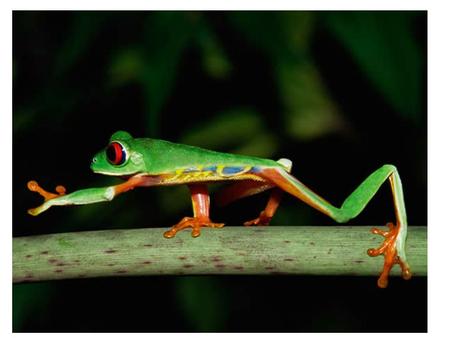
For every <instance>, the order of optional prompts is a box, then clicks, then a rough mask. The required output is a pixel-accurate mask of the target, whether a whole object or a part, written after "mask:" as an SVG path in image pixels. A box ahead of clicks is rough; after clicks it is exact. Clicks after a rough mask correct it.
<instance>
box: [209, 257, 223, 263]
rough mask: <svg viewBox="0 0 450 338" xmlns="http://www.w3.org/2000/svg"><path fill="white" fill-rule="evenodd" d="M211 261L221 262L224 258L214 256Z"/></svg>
mask: <svg viewBox="0 0 450 338" xmlns="http://www.w3.org/2000/svg"><path fill="white" fill-rule="evenodd" d="M211 260H212V261H213V262H220V261H221V260H222V258H220V257H219V256H214V257H213V258H212V259H211Z"/></svg>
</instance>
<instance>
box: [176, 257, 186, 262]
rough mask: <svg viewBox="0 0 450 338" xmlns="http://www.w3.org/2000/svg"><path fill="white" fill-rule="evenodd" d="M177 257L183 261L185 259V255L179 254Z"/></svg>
mask: <svg viewBox="0 0 450 338" xmlns="http://www.w3.org/2000/svg"><path fill="white" fill-rule="evenodd" d="M178 259H179V260H182V261H183V260H185V259H187V257H185V256H180V257H178Z"/></svg>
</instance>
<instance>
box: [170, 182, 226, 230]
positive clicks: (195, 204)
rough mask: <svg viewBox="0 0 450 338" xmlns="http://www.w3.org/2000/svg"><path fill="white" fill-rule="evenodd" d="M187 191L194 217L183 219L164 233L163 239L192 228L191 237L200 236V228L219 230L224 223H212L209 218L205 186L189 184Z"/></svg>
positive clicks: (207, 196) (207, 195)
mask: <svg viewBox="0 0 450 338" xmlns="http://www.w3.org/2000/svg"><path fill="white" fill-rule="evenodd" d="M188 187H189V190H190V192H191V198H192V209H193V211H194V217H184V218H183V219H182V220H181V221H180V222H178V223H177V224H175V225H174V226H173V227H172V228H171V229H170V230H168V231H166V232H165V233H164V237H166V238H172V237H174V236H175V235H176V234H177V232H178V231H180V230H183V229H185V228H192V233H191V234H192V237H198V236H200V228H201V227H210V228H221V227H223V226H224V223H213V222H212V221H211V219H210V218H209V204H210V203H209V193H208V188H207V186H206V184H190V185H189V186H188Z"/></svg>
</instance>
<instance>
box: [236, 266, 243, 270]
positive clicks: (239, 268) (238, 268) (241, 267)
mask: <svg viewBox="0 0 450 338" xmlns="http://www.w3.org/2000/svg"><path fill="white" fill-rule="evenodd" d="M234 268H235V269H236V270H244V267H243V266H240V265H238V266H235V267H234Z"/></svg>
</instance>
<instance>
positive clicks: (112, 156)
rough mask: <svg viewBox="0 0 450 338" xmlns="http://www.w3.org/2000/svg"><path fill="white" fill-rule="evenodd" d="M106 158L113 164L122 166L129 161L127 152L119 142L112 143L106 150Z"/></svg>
mask: <svg viewBox="0 0 450 338" xmlns="http://www.w3.org/2000/svg"><path fill="white" fill-rule="evenodd" d="M106 158H107V159H108V161H109V162H110V163H111V164H114V165H121V164H124V163H125V161H126V160H127V152H126V150H125V148H124V146H123V145H121V144H120V143H119V142H111V143H110V144H109V146H108V148H106Z"/></svg>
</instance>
